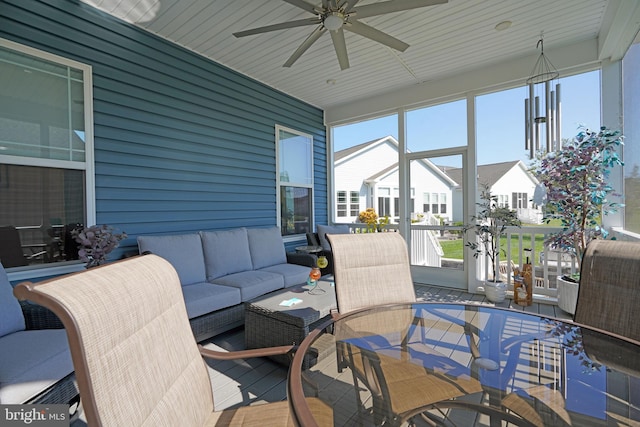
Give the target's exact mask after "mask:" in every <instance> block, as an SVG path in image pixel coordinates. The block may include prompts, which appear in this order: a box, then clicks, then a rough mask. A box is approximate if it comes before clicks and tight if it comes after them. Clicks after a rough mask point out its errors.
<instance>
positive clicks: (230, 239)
mask: <svg viewBox="0 0 640 427" xmlns="http://www.w3.org/2000/svg"><path fill="white" fill-rule="evenodd" d="M200 236H201V237H202V248H203V249H204V259H205V263H206V264H205V265H206V270H207V280H213V279H216V278H218V277H222V276H226V275H227V274H232V273H239V272H241V271H247V270H252V269H253V265H252V263H251V253H250V252H249V239H248V237H247V229H246V228H236V229H233V230H221V231H201V232H200Z"/></svg>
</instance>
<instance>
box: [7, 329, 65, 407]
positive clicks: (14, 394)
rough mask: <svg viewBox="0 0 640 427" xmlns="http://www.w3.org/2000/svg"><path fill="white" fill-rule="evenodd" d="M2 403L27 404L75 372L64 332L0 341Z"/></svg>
mask: <svg viewBox="0 0 640 427" xmlns="http://www.w3.org/2000/svg"><path fill="white" fill-rule="evenodd" d="M0 360H2V363H0V403H3V404H4V403H24V402H26V401H28V400H30V399H32V398H33V397H35V396H36V395H38V394H39V393H41V392H42V391H43V390H46V389H47V388H49V387H50V386H52V385H54V384H55V383H57V382H58V381H60V380H61V379H62V378H64V377H66V376H67V375H69V374H70V373H71V372H73V362H72V361H71V353H70V352H69V344H68V341H67V333H66V331H65V330H64V329H41V330H34V331H20V332H15V333H13V334H9V335H5V336H4V337H1V338H0Z"/></svg>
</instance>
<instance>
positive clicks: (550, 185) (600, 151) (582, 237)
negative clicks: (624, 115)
mask: <svg viewBox="0 0 640 427" xmlns="http://www.w3.org/2000/svg"><path fill="white" fill-rule="evenodd" d="M621 144H622V136H621V135H620V132H619V131H612V130H609V129H607V128H606V127H602V128H600V130H599V131H591V130H589V129H584V128H583V129H581V130H580V132H579V133H578V134H577V135H576V136H575V137H574V138H572V139H571V140H568V141H564V145H563V147H562V149H561V150H559V151H556V152H550V153H548V154H546V155H544V156H542V157H539V158H538V159H536V161H534V163H533V165H532V171H533V173H534V174H535V176H536V178H538V181H539V182H540V186H539V189H540V190H542V191H537V194H538V195H537V197H535V198H534V202H535V203H537V204H542V205H544V220H545V221H546V222H547V223H549V222H551V221H553V220H559V221H560V223H561V226H562V230H561V231H559V232H557V233H550V234H549V236H548V237H547V239H546V240H545V244H547V245H548V246H549V247H551V248H553V249H556V250H560V251H563V252H566V253H569V254H571V255H573V256H575V257H576V260H577V262H578V270H579V268H580V261H581V260H582V255H583V254H584V251H585V248H586V247H587V245H588V244H589V242H590V241H592V240H594V239H599V238H606V237H607V231H606V230H604V229H603V228H602V227H601V225H602V221H601V220H602V215H606V214H608V213H611V212H615V211H616V210H617V208H618V207H620V206H621V204H619V203H616V202H613V201H610V200H609V199H608V197H609V196H614V195H615V196H619V194H616V193H615V191H614V189H613V187H612V186H611V185H610V184H609V182H608V180H607V178H608V176H609V173H610V171H611V169H612V168H613V167H614V166H616V165H622V164H623V163H622V161H621V160H620V157H619V156H618V153H617V148H618V146H620V145H621ZM578 280H579V278H575V277H574V278H572V277H569V276H561V277H559V278H558V306H560V308H561V309H563V310H564V311H566V312H568V313H571V314H573V313H574V312H575V305H576V302H577V297H578Z"/></svg>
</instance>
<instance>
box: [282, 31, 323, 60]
mask: <svg viewBox="0 0 640 427" xmlns="http://www.w3.org/2000/svg"><path fill="white" fill-rule="evenodd" d="M325 31H327V30H326V28H324V26H323V25H319V26H318V28H316V29H315V30H313V32H312V33H311V34H310V35H309V37H307V39H306V40H305V41H303V42H302V44H301V45H300V46H299V47H298V49H296V51H295V52H293V55H291V56H290V57H289V59H287V62H285V63H284V65H283V67H287V68H288V67H291V66H292V65H293V63H294V62H296V61H297V60H298V58H300V57H301V56H302V54H303V53H305V52H306V51H307V49H309V48H310V47H311V45H312V44H313V43H314V42H315V41H316V40H318V39H319V38H320V36H322V35H323V34H324V33H325Z"/></svg>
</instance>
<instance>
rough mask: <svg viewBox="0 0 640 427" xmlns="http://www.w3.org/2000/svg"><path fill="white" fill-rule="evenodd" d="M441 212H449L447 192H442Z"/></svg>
mask: <svg viewBox="0 0 640 427" xmlns="http://www.w3.org/2000/svg"><path fill="white" fill-rule="evenodd" d="M440 213H441V214H446V213H447V195H446V194H445V193H440Z"/></svg>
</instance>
